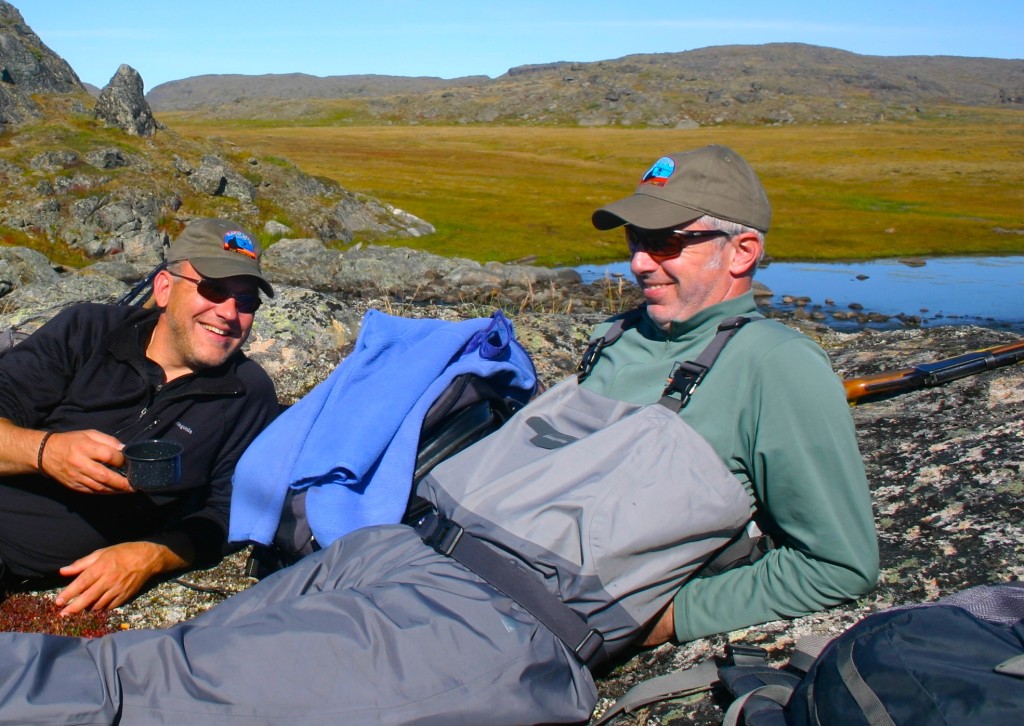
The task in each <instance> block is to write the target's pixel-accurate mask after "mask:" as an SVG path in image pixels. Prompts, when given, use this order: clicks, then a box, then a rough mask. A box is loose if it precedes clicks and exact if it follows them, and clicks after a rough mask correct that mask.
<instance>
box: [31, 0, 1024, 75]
mask: <svg viewBox="0 0 1024 726" xmlns="http://www.w3.org/2000/svg"><path fill="white" fill-rule="evenodd" d="M13 4H14V5H15V7H17V8H18V9H19V10H20V11H21V14H22V15H23V16H24V18H25V21H26V22H27V23H28V24H29V25H30V26H31V27H32V29H33V30H35V31H36V33H37V34H39V36H40V37H41V38H42V40H43V42H44V43H46V44H47V45H48V46H49V47H50V48H51V49H53V50H54V51H55V52H57V53H58V54H59V55H61V56H62V57H63V58H64V59H65V60H67V61H68V62H69V63H70V64H71V66H72V67H73V68H74V69H75V71H76V72H77V73H78V75H79V77H80V78H81V79H82V80H83V81H85V82H88V83H92V84H94V85H97V86H103V85H105V84H106V83H107V81H109V80H110V77H111V76H112V75H113V74H114V73H115V71H117V68H118V66H119V65H120V64H121V63H127V64H129V65H130V66H132V67H133V68H135V69H136V70H138V71H139V72H140V73H141V74H142V78H143V80H144V81H145V85H146V88H147V90H148V89H151V88H153V87H154V86H156V85H159V84H161V83H165V82H167V81H172V80H177V79H181V78H187V77H189V76H195V75H202V74H207V73H246V74H260V73H291V72H302V73H309V74H312V75H318V76H326V75H347V74H356V73H380V74H389V75H403V76H440V77H442V78H453V77H456V76H465V75H487V76H492V77H493V76H498V75H501V74H502V73H504V72H505V71H507V70H508V69H509V68H511V67H513V66H517V65H524V64H527V63H546V62H550V61H558V60H568V61H597V60H607V59H611V58H619V57H621V56H623V55H628V54H631V53H661V52H676V51H683V50H692V49H694V48H703V47H706V46H712V45H732V44H740V45H745V44H760V43H772V42H802V43H812V44H815V45H823V46H829V47H833V48H841V49H843V50H849V51H853V52H855V53H864V54H869V55H959V56H984V57H992V58H1018V59H1019V58H1024V33H1022V28H1024V2H1022V1H1021V0H974V1H973V2H968V1H965V0H956V1H953V0H932V1H931V2H918V1H917V0H888V1H887V2H876V1H875V0H859V1H856V2H844V3H833V2H829V0H806V1H803V2H800V1H796V0H776V1H775V2H764V0H760V1H759V2H729V1H728V0H724V1H720V2H678V1H677V2H667V1H665V0H662V1H660V2H635V1H631V0H617V1H615V2H608V1H606V0H572V1H565V2H559V1H558V0H541V1H537V2H535V1H534V0H515V1H511V0H506V1H505V2H500V3H490V2H485V1H483V0H475V1H474V2H468V1H464V0H359V1H358V2H351V1H349V0H291V2H286V1H283V0H247V2H235V1H233V0H176V1H175V2H171V3H164V2H147V1H145V0H144V1H143V2H139V0H95V1H93V2H89V1H88V0H14V2H13Z"/></svg>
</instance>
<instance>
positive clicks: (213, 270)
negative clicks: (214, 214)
mask: <svg viewBox="0 0 1024 726" xmlns="http://www.w3.org/2000/svg"><path fill="white" fill-rule="evenodd" d="M262 255H263V249H262V248H261V247H260V242H259V240H258V239H256V237H255V236H254V235H252V234H250V233H249V232H247V231H245V230H244V229H242V227H240V226H239V225H237V224H235V223H234V222H232V221H230V220H227V219H197V220H195V221H194V222H191V223H190V224H189V225H188V226H186V227H185V229H183V230H182V231H181V234H179V235H178V237H177V239H175V240H174V241H173V242H171V249H170V251H169V252H168V254H167V262H169V263H170V262H182V261H186V260H187V261H188V262H189V263H191V264H192V266H193V267H194V268H196V272H198V273H199V274H200V275H202V276H203V277H212V278H213V279H215V280H216V279H219V278H222V277H234V276H235V275H246V276H248V277H255V278H256V281H257V282H258V283H259V286H260V289H261V290H263V292H265V293H266V294H267V296H268V297H274V288H272V287H271V286H270V283H269V282H267V280H266V278H265V277H263V272H262V271H261V270H260V257H261V256H262Z"/></svg>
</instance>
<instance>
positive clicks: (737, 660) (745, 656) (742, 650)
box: [725, 643, 768, 666]
mask: <svg viewBox="0 0 1024 726" xmlns="http://www.w3.org/2000/svg"><path fill="white" fill-rule="evenodd" d="M725 656H726V658H727V659H728V662H729V663H731V664H732V665H737V666H763V665H768V651H767V650H765V649H764V648H760V647H758V646H756V645H738V644H735V643H729V644H728V645H726V646H725Z"/></svg>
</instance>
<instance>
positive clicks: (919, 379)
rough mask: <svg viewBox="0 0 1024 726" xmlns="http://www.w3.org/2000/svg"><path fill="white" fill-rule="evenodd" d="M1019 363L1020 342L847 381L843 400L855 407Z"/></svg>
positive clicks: (1022, 355)
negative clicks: (867, 400) (873, 398)
mask: <svg viewBox="0 0 1024 726" xmlns="http://www.w3.org/2000/svg"><path fill="white" fill-rule="evenodd" d="M1022 360H1024V340H1019V341H1017V342H1016V343H1008V344H1007V345H997V346H994V347H992V348H984V349H982V350H977V351H974V352H972V353H964V354H963V355H958V356H955V357H953V358H946V359H945V360H940V361H935V362H934V363H921V364H919V365H915V366H911V367H910V368H900V369H898V370H894V371H885V372H883V373H875V374H873V375H870V376H860V377H858V378H848V379H846V380H844V381H843V387H844V388H845V389H846V400H847V401H849V402H850V403H851V404H854V403H856V402H857V401H859V400H861V399H862V398H868V397H870V396H880V395H885V394H891V393H899V392H901V391H909V390H912V389H914V388H924V387H926V386H938V385H941V384H943V383H945V382H947V381H952V380H954V379H956V378H963V377H965V376H972V375H974V374H975V373H981V372H982V371H987V370H991V369H992V368H999V367H1001V366H1008V365H1013V364H1014V363H1019V362H1020V361H1022Z"/></svg>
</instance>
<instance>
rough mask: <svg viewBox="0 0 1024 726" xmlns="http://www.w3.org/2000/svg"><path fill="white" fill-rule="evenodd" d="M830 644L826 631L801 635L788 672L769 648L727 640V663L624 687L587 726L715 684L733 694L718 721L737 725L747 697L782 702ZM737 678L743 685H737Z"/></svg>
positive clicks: (707, 664) (709, 663)
mask: <svg viewBox="0 0 1024 726" xmlns="http://www.w3.org/2000/svg"><path fill="white" fill-rule="evenodd" d="M830 642H832V638H830V637H829V636H826V635H807V636H804V637H802V638H799V639H798V640H797V642H796V645H795V647H794V650H793V653H792V655H790V659H789V663H788V665H787V669H788V670H789V671H790V672H788V673H787V672H786V671H783V670H781V669H779V668H774V667H772V666H771V665H769V663H768V651H767V650H765V649H764V648H759V647H756V646H746V645H738V644H729V645H727V646H726V664H725V665H723V666H722V667H721V668H719V667H718V666H717V664H716V663H715V662H714V661H711V660H707V661H704V662H702V663H698V664H697V665H695V666H692V667H690V668H686V669H684V670H680V671H674V672H672V673H667V674H665V675H663V676H657V677H655V678H651V679H649V680H646V681H641V682H640V683H638V684H636V685H635V686H633V687H632V688H630V689H629V690H628V691H626V693H625V694H624V695H623V696H622V697H621V698H619V699H618V700H617V701H616V702H615V703H613V704H612V705H611V706H610V707H609V708H608V710H607V711H605V712H604V715H603V716H601V718H600V719H599V720H597V721H594V722H593V723H592V724H591V726H603V725H604V724H607V723H610V722H611V721H612V720H614V719H615V718H616V717H617V716H619V715H621V714H624V713H631V712H632V711H635V710H636V709H638V708H640V707H641V706H646V705H648V704H651V703H657V702H659V701H667V700H669V699H672V698H682V697H684V696H691V695H693V694H696V693H701V692H704V691H709V690H711V687H712V686H713V685H714V684H716V683H719V682H721V683H722V684H723V685H724V686H725V688H726V689H727V690H729V691H730V692H731V693H732V695H733V696H734V697H736V700H735V701H733V702H732V704H730V706H729V709H728V710H727V711H726V714H725V720H724V721H723V722H722V725H723V726H736V725H737V724H740V723H742V721H740V718H741V717H742V716H743V715H744V714H743V709H744V707H745V706H747V703H748V701H750V700H751V699H755V701H756V699H758V698H761V699H768V700H769V701H773V702H774V703H775V704H777V705H779V706H783V705H785V704H786V703H787V702H788V701H789V697H790V695H791V694H792V693H793V691H794V689H795V688H796V684H797V683H799V681H800V678H801V677H802V675H803V674H804V673H806V672H807V670H808V669H809V668H810V666H811V664H812V663H813V662H814V659H815V658H817V657H818V654H819V653H821V651H822V650H824V649H825V646H826V645H828V644H829V643H830ZM741 680H742V681H743V682H742V685H739V684H738V682H740V681H741ZM743 686H746V689H749V690H746V689H744V688H743Z"/></svg>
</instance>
